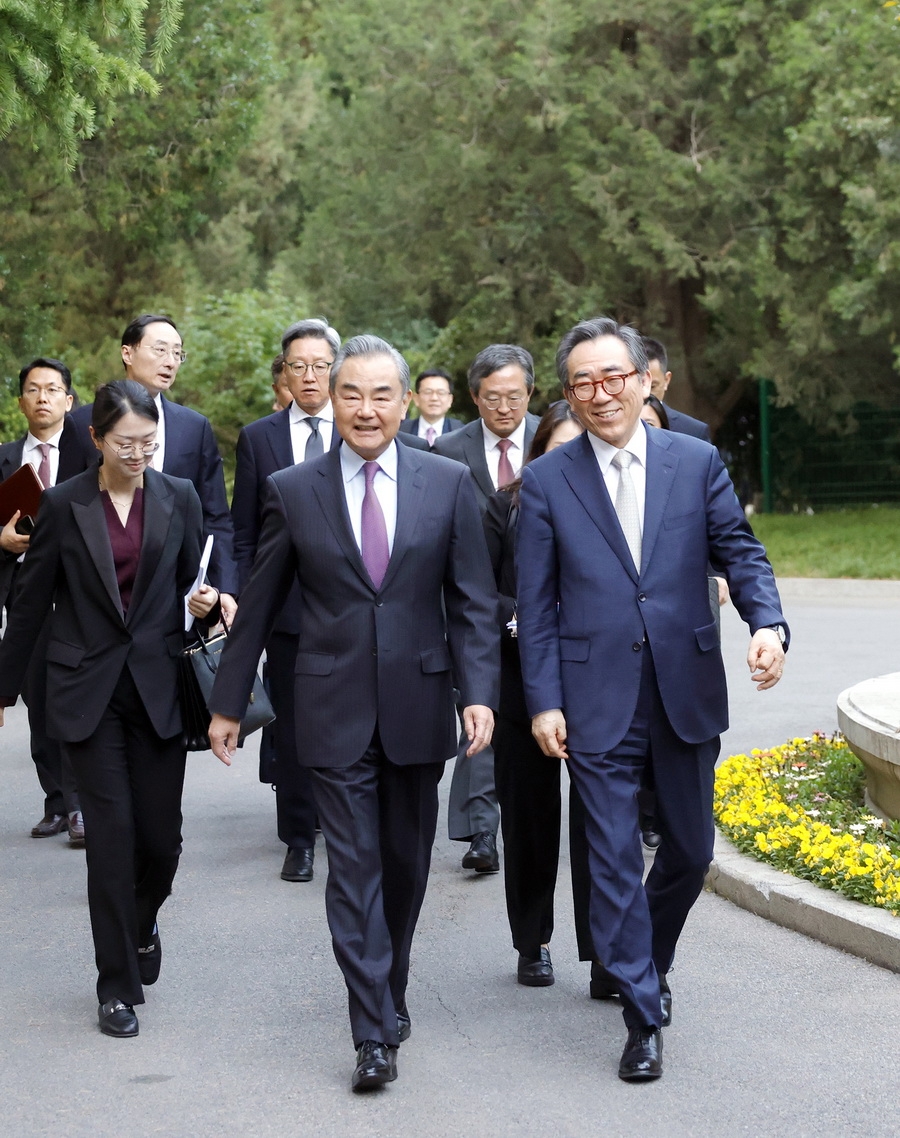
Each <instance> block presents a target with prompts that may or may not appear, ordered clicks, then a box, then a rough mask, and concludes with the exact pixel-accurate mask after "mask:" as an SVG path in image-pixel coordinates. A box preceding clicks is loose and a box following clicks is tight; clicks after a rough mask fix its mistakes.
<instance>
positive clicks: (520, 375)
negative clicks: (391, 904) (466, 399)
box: [434, 344, 540, 873]
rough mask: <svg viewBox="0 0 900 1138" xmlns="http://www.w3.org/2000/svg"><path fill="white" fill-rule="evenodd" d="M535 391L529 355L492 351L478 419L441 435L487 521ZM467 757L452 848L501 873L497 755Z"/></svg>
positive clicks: (509, 347) (474, 379)
mask: <svg viewBox="0 0 900 1138" xmlns="http://www.w3.org/2000/svg"><path fill="white" fill-rule="evenodd" d="M533 390H534V360H533V359H532V358H531V353H530V352H527V351H526V350H525V349H524V348H521V347H519V345H518V344H490V345H489V346H488V347H487V348H484V349H483V350H482V351H480V352H479V353H478V355H477V356H476V357H475V359H474V360H473V361H472V366H471V367H470V368H469V393H470V394H471V396H472V401H473V402H474V404H475V406H476V407H477V408H478V415H479V417H478V418H477V419H476V420H475V421H474V422H472V423H468V424H467V425H466V426H465V427H463V428H462V430H459V431H453V432H452V434H448V435H442V436H441V438H439V439H437V441H436V442H435V444H434V450H435V454H443V455H446V456H447V458H455V459H456V461H457V462H462V463H465V465H466V466H468V468H469V470H470V471H471V472H472V478H473V479H474V481H475V496H476V497H477V499H478V505H479V506H480V507H481V511H482V513H484V511H485V510H486V509H487V504H488V499H489V498H490V497H491V495H492V494H493V493H494V492H495V491H497V490H499V489H500V488H501V487H502V486H506V485H508V484H509V483H510V482H512V481H513V479H514V478H515V477H516V475H517V474H518V473H519V471H520V470H521V469H522V464H523V463H524V461H525V458H526V457H527V455H528V450H529V447H530V446H531V440H532V439H533V438H534V432H535V430H536V429H537V425H538V423H539V422H540V419H539V418H538V416H537V415H531V414H530V413H529V411H528V400H529V399H530V398H531V393H532V391H533ZM467 751H468V746H467V743H466V740H465V738H462V739H460V746H459V753H458V754H457V756H456V766H455V767H454V768H453V781H452V782H451V784H450V802H449V805H448V809H447V830H448V833H449V836H450V839H451V841H454V842H468V843H469V848H468V850H466V852H465V854H464V855H463V859H462V864H463V868H464V869H474V870H475V872H476V873H497V872H498V870H499V869H500V858H499V855H498V853H497V830H498V828H499V825H500V811H499V808H498V806H497V789H496V786H495V784H494V752H493V750H492V749H485V750H484V751H481V752H480V753H479V754H477V755H474V756H470V755H468V754H467Z"/></svg>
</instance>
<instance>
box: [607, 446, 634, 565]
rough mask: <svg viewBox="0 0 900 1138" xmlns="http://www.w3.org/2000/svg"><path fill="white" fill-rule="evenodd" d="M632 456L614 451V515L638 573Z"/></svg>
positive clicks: (621, 451) (624, 451)
mask: <svg viewBox="0 0 900 1138" xmlns="http://www.w3.org/2000/svg"><path fill="white" fill-rule="evenodd" d="M633 458H634V455H632V454H631V453H630V451H627V450H619V451H616V454H615V457H614V458H613V460H612V461H613V466H615V467H616V468H617V469H618V471H619V488H618V490H617V491H616V513H617V514H618V515H619V524H620V525H621V527H622V533H624V534H625V540H626V541H627V542H628V548H629V549H630V550H631V556H632V557H633V558H634V564H635V566H636V567H637V570H638V572H640V568H641V517H640V514H639V513H638V501H637V491H636V490H635V488H634V481H633V479H632V477H631V471H630V470H629V469H628V467H629V466H631V460H632V459H633Z"/></svg>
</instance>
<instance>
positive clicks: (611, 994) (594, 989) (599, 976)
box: [590, 960, 619, 1000]
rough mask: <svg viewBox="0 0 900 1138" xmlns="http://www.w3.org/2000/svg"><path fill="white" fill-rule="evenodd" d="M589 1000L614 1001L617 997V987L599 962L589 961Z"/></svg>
mask: <svg viewBox="0 0 900 1138" xmlns="http://www.w3.org/2000/svg"><path fill="white" fill-rule="evenodd" d="M590 991H591V999H592V1000H616V999H618V997H619V985H618V984H617V983H616V980H615V977H614V976H612V975H611V974H610V973H609V972H607V971H606V969H605V968H604V967H603V965H602V964H601V963H600V961H599V960H592V961H591V988H590Z"/></svg>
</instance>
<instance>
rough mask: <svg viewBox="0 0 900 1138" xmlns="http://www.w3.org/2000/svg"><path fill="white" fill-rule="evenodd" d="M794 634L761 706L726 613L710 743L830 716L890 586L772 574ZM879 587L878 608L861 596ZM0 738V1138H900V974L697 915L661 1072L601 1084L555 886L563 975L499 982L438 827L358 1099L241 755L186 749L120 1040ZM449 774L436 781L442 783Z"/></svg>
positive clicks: (563, 893)
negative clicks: (165, 861) (102, 1007)
mask: <svg viewBox="0 0 900 1138" xmlns="http://www.w3.org/2000/svg"><path fill="white" fill-rule="evenodd" d="M784 592H785V604H786V608H787V612H788V617H789V619H790V621H791V624H792V627H793V631H794V636H795V645H794V648H793V649H792V650H791V653H790V657H789V669H788V671H787V673H786V676H785V680H784V681H783V683H782V684H781V685H780V687H779V688H777V689H776V690H774V691H772V692H769V693H763V694H758V693H756V691H755V689H754V688H753V687H752V686H751V684H750V682H749V680H748V679H747V678H746V667H745V665H744V663H743V655H744V653H745V651H746V636H745V635H744V632H743V630H742V627H741V626H740V625H739V622H737V620H736V618H734V614H733V613H726V617H725V621H724V637H725V650H726V656H727V659H728V666H729V672H730V673H731V675H732V680H731V690H732V704H733V716H732V728H731V730H730V732H729V734H728V736H727V738H726V740H725V743H724V750H725V753H730V752H732V751H734V750H743V749H745V748H747V747H751V746H754V745H770V744H774V743H778V742H782V741H783V740H784V739H785V738H787V737H790V736H793V735H795V734H805V733H807V732H808V731H811V730H813V729H815V728H822V729H824V730H830V729H832V728H834V726H835V712H834V704H835V699H836V696H837V694H838V692H839V691H840V690H841V689H843V688H844V687H846V686H849V685H850V684H852V683H855V682H856V681H858V680H861V679H864V678H866V677H868V676H871V675H877V674H881V673H883V672H888V671H894V670H897V669H898V668H900V664H898V659H897V648H896V646H897V644H898V639H900V638H898V617H900V588H896V589H889V590H887V591H885V590H874V589H873V590H869V591H868V592H866V591H865V590H864V591H863V592H862V594H861V595H855V594H854V592H853V591H850V592H849V593H848V592H847V590H846V589H843V588H842V587H841V586H840V584H839V583H838V584H836V585H835V586H833V587H831V588H828V587H826V588H825V589H824V591H821V592H820V591H818V590H817V591H816V592H815V594H814V595H812V592H811V590H810V589H808V588H806V587H804V586H802V585H797V586H794V585H793V584H792V583H790V582H788V583H786V587H785V590H784ZM875 594H878V595H875ZM9 718H10V721H11V723H10V726H9V727H8V728H5V729H4V730H3V732H2V734H0V746H2V758H3V763H4V772H5V777H4V791H5V793H4V794H3V796H2V801H0V913H2V931H3V948H4V951H3V953H2V954H0V1024H2V1028H0V1104H2V1109H0V1136H2V1138H6V1136H9V1138H31V1136H37V1135H45V1134H46V1135H50V1134H53V1135H65V1136H66V1138H82V1136H84V1138H88V1136H89V1138H121V1136H123V1135H128V1136H130V1138H145V1136H146V1138H149V1136H151V1135H162V1136H164V1138H187V1136H190V1138H213V1136H222V1138H231V1136H237V1135H241V1136H242V1138H244V1136H249V1138H269V1136H272V1138H284V1136H286V1135H297V1136H300V1138H306V1136H310V1138H312V1136H315V1138H319V1136H321V1138H332V1136H334V1138H357V1136H362V1135H365V1136H367V1138H399V1136H401V1135H411V1136H414V1138H419V1136H433V1138H451V1136H452V1138H463V1136H466V1138H481V1136H482V1135H485V1134H488V1135H490V1136H491V1138H522V1136H525V1138H530V1136H532V1135H534V1136H541V1135H546V1136H547V1138H551V1136H552V1138H588V1136H591V1138H593V1136H598V1135H602V1136H604V1138H619V1136H623V1138H624V1136H625V1135H648V1136H661V1138H681V1136H688V1135H690V1136H693V1138H707V1136H709V1138H732V1136H738V1135H751V1136H756V1135H760V1134H765V1135H767V1138H782V1136H784V1138H800V1136H804V1135H809V1136H811V1138H812V1136H815V1138H822V1136H823V1135H824V1136H831V1135H834V1136H841V1138H846V1136H856V1135H859V1136H860V1138H863V1136H864V1138H882V1136H883V1138H888V1136H893V1135H896V1134H897V1132H898V1129H900V1124H898V1122H897V1089H896V1079H895V1077H894V1074H893V1066H894V1063H893V1055H894V1053H895V1050H896V1046H897V1031H896V1025H897V1024H898V1023H900V977H898V976H896V975H894V974H893V973H891V972H889V971H887V970H885V969H882V968H878V967H876V966H874V965H871V964H867V963H865V962H864V961H862V960H859V959H857V958H855V957H852V956H848V955H846V954H844V953H841V952H838V951H836V950H834V949H831V948H827V947H825V946H824V945H822V944H819V943H817V942H816V941H813V940H809V939H807V938H806V937H804V936H801V935H799V934H797V933H792V932H789V931H787V930H786V929H783V928H780V927H778V926H776V925H773V924H770V923H769V922H767V921H764V920H761V919H760V918H758V917H756V916H753V915H752V914H750V913H748V912H745V911H744V910H742V909H739V908H737V907H736V906H734V905H732V904H731V903H729V902H728V901H725V900H723V899H722V898H720V897H717V896H714V895H711V894H705V895H704V896H702V897H701V898H700V901H699V902H698V904H697V906H696V908H695V910H694V912H693V914H692V916H691V919H690V921H689V924H688V927H687V929H686V931H685V934H684V937H683V938H682V942H681V947H680V950H679V956H678V962H677V968H676V970H675V972H674V973H673V976H672V981H673V990H674V993H675V1013H674V1022H673V1025H672V1027H670V1028H668V1029H667V1030H666V1033H665V1045H666V1053H665V1059H666V1074H665V1076H664V1078H663V1079H662V1080H661V1081H660V1082H659V1083H658V1084H652V1085H642V1086H630V1085H626V1084H624V1083H621V1082H620V1081H619V1080H618V1079H617V1078H616V1075H615V1070H616V1064H617V1061H618V1057H619V1053H620V1051H621V1047H622V1043H623V1039H624V1032H623V1028H622V1022H621V1018H620V1015H619V1012H618V1011H617V1010H616V1009H615V1008H614V1007H613V1006H611V1005H606V1004H597V1003H594V1002H592V1001H590V1000H588V999H587V971H586V966H585V965H581V964H579V963H578V962H577V960H576V955H577V954H576V951H575V944H574V936H573V934H572V931H571V904H570V901H569V898H568V896H567V893H568V889H567V881H566V878H565V876H564V875H565V874H566V873H567V866H564V867H563V871H562V874H561V888H560V890H559V912H558V916H557V922H558V929H557V933H556V935H555V936H554V939H553V956H554V961H555V964H556V974H557V983H556V985H555V987H553V988H546V989H525V988H521V987H519V986H517V985H516V984H515V982H514V965H515V956H514V954H513V952H512V950H511V948H510V945H509V934H508V930H507V927H506V922H505V916H504V910H503V900H502V882H501V880H500V878H499V877H490V878H473V877H470V876H469V875H467V874H464V873H463V872H462V871H461V870H460V869H459V857H460V855H461V852H462V850H461V847H459V846H457V845H455V844H452V843H450V842H448V841H447V840H446V839H445V838H443V837H441V838H440V839H439V841H438V844H437V848H436V851H435V859H434V869H433V874H432V881H431V886H430V889H429V894H428V897H427V898H426V902H425V908H424V911H423V914H422V920H421V923H420V930H419V934H418V938H417V941H416V943H415V945H414V965H413V976H412V982H411V988H410V993H409V995H410V1008H411V1011H412V1015H413V1034H412V1038H411V1039H410V1040H409V1042H408V1043H406V1044H404V1045H403V1047H402V1048H401V1052H400V1078H399V1080H398V1082H397V1083H395V1084H394V1085H393V1086H391V1087H390V1088H388V1089H387V1090H386V1091H385V1092H383V1093H381V1094H379V1095H377V1096H374V1097H369V1098H365V1099H360V1098H356V1097H354V1096H352V1095H351V1094H350V1092H349V1090H348V1080H349V1075H350V1070H351V1066H352V1059H353V1053H352V1050H351V1044H350V1040H349V1035H348V1031H347V1025H346V999H345V995H344V991H343V987H342V982H341V980H340V976H339V973H338V971H337V967H336V965H335V963H334V960H333V958H332V955H331V946H330V943H329V938H328V932H327V928H326V925H325V919H324V913H323V890H324V876H325V875H324V868H325V858H324V853H323V851H322V850H321V848H320V850H319V854H318V856H319V861H318V863H317V874H316V878H315V880H314V881H313V882H312V883H311V884H310V885H293V884H287V883H285V882H282V881H280V880H279V878H278V869H279V867H280V861H281V850H280V847H279V845H278V843H277V841H276V840H275V837H274V798H273V796H272V794H271V792H270V791H269V790H268V789H267V788H266V787H262V786H260V785H259V783H258V782H257V781H256V776H255V755H254V754H253V753H252V752H251V751H250V750H249V748H248V753H247V754H246V755H245V756H243V757H242V759H240V760H239V761H238V763H237V765H236V766H235V767H233V768H232V769H231V770H230V771H226V770H225V769H223V768H221V767H220V766H219V764H218V763H216V762H215V760H213V759H212V758H211V757H210V756H204V755H195V756H192V757H191V758H190V759H189V777H188V783H187V790H186V795H185V854H184V858H183V862H182V869H181V872H180V874H179V877H178V880H177V882H176V890H177V891H176V894H175V896H174V897H173V898H172V899H171V901H170V902H169V903H168V904H167V906H166V908H165V909H164V911H163V918H164V919H163V923H162V934H163V939H164V945H165V957H164V961H163V975H162V978H161V980H160V983H159V984H158V985H157V986H156V987H155V988H153V989H150V990H149V991H148V1000H147V1004H146V1005H145V1006H144V1007H143V1009H141V1011H140V1021H141V1034H140V1037H139V1038H138V1039H135V1040H112V1039H107V1038H106V1037H104V1036H101V1035H100V1034H99V1033H98V1032H97V1030H96V1027H95V1022H96V1021H95V1012H96V1008H95V1005H94V1001H93V967H92V960H91V950H90V940H89V933H88V916H87V906H86V902H85V897H84V867H83V854H81V853H77V852H75V851H73V850H69V849H68V848H67V847H66V845H65V842H64V841H62V840H58V839H51V840H47V841H40V842H38V841H33V840H32V839H31V838H29V837H28V829H29V827H30V826H31V824H32V822H34V821H35V820H36V818H37V817H38V814H39V797H38V787H37V782H36V780H35V777H34V773H33V769H32V768H31V765H30V760H29V759H28V758H27V754H26V747H25V745H26V735H25V731H24V719H23V716H22V713H21V711H20V710H16V711H15V712H13V713H12V714H11V715H10V717H9ZM447 782H448V780H447V779H446V778H445V780H444V784H443V787H444V793H445V794H446V787H447Z"/></svg>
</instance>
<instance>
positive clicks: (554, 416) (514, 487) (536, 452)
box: [505, 399, 584, 505]
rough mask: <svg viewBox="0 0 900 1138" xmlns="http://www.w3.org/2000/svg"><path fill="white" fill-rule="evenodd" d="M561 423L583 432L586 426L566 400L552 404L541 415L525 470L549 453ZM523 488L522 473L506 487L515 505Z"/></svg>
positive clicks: (526, 459) (529, 449) (558, 400)
mask: <svg viewBox="0 0 900 1138" xmlns="http://www.w3.org/2000/svg"><path fill="white" fill-rule="evenodd" d="M561 423H576V424H577V425H578V426H579V427H581V429H582V430H584V424H583V423H582V422H581V420H580V419H579V418H578V416H577V415H576V414H575V412H574V411H573V410H572V408H571V407H570V406H569V404H568V402H567V401H566V400H565V399H557V400H556V402H555V403H551V404H550V406H549V407H548V408H547V410H546V411H545V412H544V413H543V415H541V421H540V422H539V423H538V425H537V430H536V431H535V432H534V438H533V439H532V440H531V446H530V447H529V448H528V454H527V455H526V456H525V461H524V462H523V463H522V467H523V469H524V468H525V467H526V466H527V465H528V463H529V462H534V460H535V459H536V458H540V457H541V455H542V454H546V452H547V444H548V443H549V442H550V439H551V438H552V437H553V432H554V431H555V430H556V428H557V427H558V426H560V424H561ZM521 488H522V473H521V471H520V472H519V476H518V477H517V478H515V479H514V480H513V481H512V482H510V484H509V485H508V486H507V487H505V489H507V490H508V491H509V493H510V495H511V497H512V503H513V505H516V504H517V503H518V501H519V490H520V489H521Z"/></svg>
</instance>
